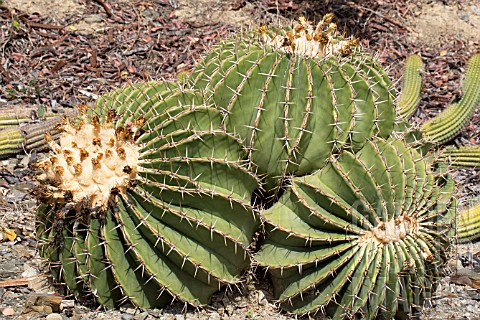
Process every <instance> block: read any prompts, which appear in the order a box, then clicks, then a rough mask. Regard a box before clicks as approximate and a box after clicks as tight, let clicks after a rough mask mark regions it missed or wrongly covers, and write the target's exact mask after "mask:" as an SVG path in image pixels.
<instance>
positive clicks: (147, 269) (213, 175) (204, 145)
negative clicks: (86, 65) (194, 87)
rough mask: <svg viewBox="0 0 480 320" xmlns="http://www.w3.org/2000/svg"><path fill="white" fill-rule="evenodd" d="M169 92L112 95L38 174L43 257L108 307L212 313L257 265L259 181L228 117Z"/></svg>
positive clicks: (78, 290)
mask: <svg viewBox="0 0 480 320" xmlns="http://www.w3.org/2000/svg"><path fill="white" fill-rule="evenodd" d="M168 86H169V84H166V83H163V82H161V83H148V84H142V85H134V86H133V87H128V88H126V89H122V90H117V91H115V92H114V93H112V94H109V95H106V96H104V97H103V98H102V100H101V101H100V102H99V103H98V104H97V107H96V108H95V109H94V110H93V111H92V110H83V114H84V116H83V117H82V118H80V119H79V120H78V121H72V123H70V122H65V123H64V124H63V127H62V129H63V134H62V136H61V139H60V143H59V144H57V143H55V142H54V141H53V140H51V139H50V145H51V148H52V150H53V151H52V155H51V156H50V157H49V158H47V159H46V160H44V161H42V162H40V163H38V164H37V166H38V167H39V168H41V169H42V170H43V171H44V173H43V174H42V175H41V176H40V177H39V179H40V181H42V182H43V185H42V186H41V187H38V188H37V189H36V190H35V194H36V196H37V197H38V198H39V199H40V200H41V201H42V202H43V203H44V204H43V205H41V206H40V207H39V209H38V219H39V223H38V229H37V232H38V235H39V238H40V240H42V241H43V245H42V249H41V253H42V255H43V256H44V257H46V258H48V259H49V260H50V261H52V269H54V271H53V272H54V275H55V276H56V277H58V279H59V280H64V281H65V283H66V284H67V286H68V287H69V289H70V290H71V291H72V292H73V293H75V294H76V295H77V296H83V295H85V294H87V293H91V294H93V296H94V297H95V298H96V299H97V301H98V302H99V303H100V304H102V305H105V306H107V307H116V306H118V305H120V304H122V303H123V302H125V301H127V300H129V301H130V302H131V303H133V304H134V305H137V306H139V307H142V308H153V307H161V306H164V305H165V304H166V303H169V302H170V301H171V300H172V299H178V300H181V301H185V302H187V303H189V304H192V305H195V306H200V305H205V304H208V303H209V300H210V296H211V295H212V294H213V293H214V292H215V291H217V290H218V289H219V288H220V287H222V286H224V285H235V284H236V283H238V282H239V281H240V279H241V273H242V271H244V270H245V269H247V268H248V267H249V265H250V254H249V245H250V242H251V241H252V237H253V234H254V232H255V231H256V230H257V228H258V225H259V219H258V218H257V217H256V214H255V212H254V210H253V209H252V207H251V206H250V197H251V194H252V193H253V191H254V190H255V189H256V188H257V187H258V180H257V178H256V177H255V176H254V175H253V174H251V173H250V172H249V171H247V169H245V164H244V161H243V160H242V159H244V158H245V157H246V155H245V152H244V150H243V148H242V145H241V144H240V143H239V141H238V140H237V138H235V137H233V136H232V135H230V134H228V133H226V132H224V131H223V130H221V129H220V123H221V115H220V113H219V112H218V110H216V109H215V108H211V107H208V106H206V105H203V104H196V103H195V101H194V100H195V99H196V98H197V97H196V95H195V94H193V93H190V92H182V91H177V92H176V93H175V98H172V97H170V95H169V94H167V91H169V90H168V89H166V87H168ZM132 92H135V93H132ZM152 92H156V94H155V95H154V96H155V97H158V99H154V98H152V95H151V93H152ZM162 92H163V94H161V93H162ZM133 96H135V99H130V100H129V98H128V97H133ZM143 107H145V108H146V109H143V111H142V110H141V109H139V108H143ZM95 110H96V111H95ZM147 110H148V112H146V111H147ZM119 111H120V112H121V113H118V114H117V112H119ZM47 137H48V135H47Z"/></svg>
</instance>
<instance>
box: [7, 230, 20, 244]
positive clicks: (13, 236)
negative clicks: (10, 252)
mask: <svg viewBox="0 0 480 320" xmlns="http://www.w3.org/2000/svg"><path fill="white" fill-rule="evenodd" d="M5 235H6V236H7V239H8V240H10V241H13V240H15V239H17V234H16V233H15V231H13V230H12V229H5Z"/></svg>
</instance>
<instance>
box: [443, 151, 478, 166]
mask: <svg viewBox="0 0 480 320" xmlns="http://www.w3.org/2000/svg"><path fill="white" fill-rule="evenodd" d="M438 160H439V161H443V162H446V163H448V164H450V165H452V166H456V167H480V146H461V147H459V148H455V147H449V148H445V149H444V150H442V151H441V154H440V156H439V158H438Z"/></svg>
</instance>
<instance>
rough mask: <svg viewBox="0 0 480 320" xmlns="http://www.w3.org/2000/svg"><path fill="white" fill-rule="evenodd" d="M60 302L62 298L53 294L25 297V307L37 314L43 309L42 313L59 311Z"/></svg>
mask: <svg viewBox="0 0 480 320" xmlns="http://www.w3.org/2000/svg"><path fill="white" fill-rule="evenodd" d="M62 300H63V297H61V296H56V295H54V294H45V293H31V294H29V295H28V296H27V301H26V303H25V305H26V306H27V307H30V308H31V309H33V310H35V311H37V312H41V311H38V310H41V309H43V312H46V313H52V312H59V311H60V303H62Z"/></svg>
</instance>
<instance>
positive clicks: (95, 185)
mask: <svg viewBox="0 0 480 320" xmlns="http://www.w3.org/2000/svg"><path fill="white" fill-rule="evenodd" d="M83 113H84V112H83ZM112 120H113V118H112V115H110V116H109V118H108V121H106V122H105V123H100V121H99V119H98V117H93V118H92V121H90V122H87V121H86V117H85V115H83V116H82V118H81V119H80V120H79V121H78V122H77V123H76V124H72V123H70V121H69V120H68V119H65V120H64V121H63V123H62V124H60V125H59V126H58V128H60V129H61V130H63V133H62V135H61V137H60V142H59V144H58V143H56V142H55V141H54V140H53V139H52V138H51V136H50V135H49V134H48V133H47V134H46V139H47V141H48V143H49V146H50V148H51V150H52V153H53V154H52V155H51V156H50V157H49V158H48V159H46V160H44V161H42V162H40V163H38V164H37V166H38V167H39V168H41V169H43V171H44V173H43V174H42V175H40V176H39V177H38V179H39V180H40V181H42V182H50V184H49V185H48V186H41V187H40V188H37V192H38V191H39V190H43V191H42V192H41V194H42V196H43V198H45V200H47V201H48V202H49V203H54V202H67V201H71V202H72V203H75V204H81V205H82V206H87V208H88V209H93V208H101V207H105V206H106V205H107V202H108V200H109V198H110V194H111V192H112V190H114V191H115V192H124V191H125V188H126V187H127V186H128V183H129V181H131V180H133V179H135V177H136V174H137V169H136V167H137V162H138V155H139V153H138V149H139V147H138V146H137V145H136V144H135V143H134V141H133V140H134V137H135V134H136V132H137V131H138V128H139V127H140V126H141V125H142V120H141V119H138V120H137V121H136V122H135V123H131V124H128V125H126V126H124V127H117V128H116V129H114V128H113V126H112ZM66 195H67V196H66Z"/></svg>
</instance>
